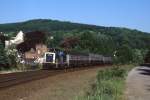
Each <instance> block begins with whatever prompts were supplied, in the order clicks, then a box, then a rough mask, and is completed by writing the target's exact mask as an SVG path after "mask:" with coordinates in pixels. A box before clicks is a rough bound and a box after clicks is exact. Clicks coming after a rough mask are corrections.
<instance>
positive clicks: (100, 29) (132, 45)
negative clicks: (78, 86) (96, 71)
mask: <svg viewBox="0 0 150 100" xmlns="http://www.w3.org/2000/svg"><path fill="white" fill-rule="evenodd" d="M20 30H23V31H34V30H40V31H44V32H47V33H51V35H53V36H54V39H53V41H52V40H50V39H48V41H47V44H48V45H49V46H54V47H55V46H56V47H58V46H61V45H62V46H63V43H66V41H65V40H67V41H68V40H69V39H70V41H71V39H72V40H75V41H76V42H74V43H72V42H70V41H69V43H70V44H69V45H68V48H71V49H75V50H80V51H81V50H82V51H86V52H94V53H103V54H108V55H113V54H114V53H116V55H118V59H124V58H125V60H126V59H128V61H131V59H133V57H131V56H134V53H136V54H137V55H142V53H143V52H145V51H146V50H148V49H149V48H150V46H149V45H150V34H149V33H145V32H141V31H138V30H131V29H127V28H119V27H104V26H96V25H87V24H79V23H71V22H63V21H57V20H48V19H37V20H29V21H25V22H19V23H8V24H0V32H4V33H8V34H9V35H15V34H16V32H18V31H20ZM69 37H71V38H69ZM73 37H75V38H74V39H73ZM67 38H69V39H67ZM50 42H51V43H50ZM71 43H72V44H71ZM125 60H122V62H125Z"/></svg>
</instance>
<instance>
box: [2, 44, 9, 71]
mask: <svg viewBox="0 0 150 100" xmlns="http://www.w3.org/2000/svg"><path fill="white" fill-rule="evenodd" d="M8 68H9V62H8V57H7V55H6V51H5V48H4V46H3V45H2V44H1V43H0V70H2V69H8Z"/></svg>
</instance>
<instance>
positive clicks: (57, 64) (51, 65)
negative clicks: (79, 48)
mask: <svg viewBox="0 0 150 100" xmlns="http://www.w3.org/2000/svg"><path fill="white" fill-rule="evenodd" d="M103 64H112V57H111V56H103V55H99V54H93V53H88V54H87V53H75V52H67V53H66V52H64V51H61V50H59V51H53V52H45V55H44V62H43V69H64V68H71V67H81V66H90V65H103Z"/></svg>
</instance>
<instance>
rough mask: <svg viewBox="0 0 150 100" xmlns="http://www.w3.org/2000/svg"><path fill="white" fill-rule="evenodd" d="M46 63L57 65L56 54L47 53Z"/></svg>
mask: <svg viewBox="0 0 150 100" xmlns="http://www.w3.org/2000/svg"><path fill="white" fill-rule="evenodd" d="M45 62H46V63H55V53H53V52H46V53H45Z"/></svg>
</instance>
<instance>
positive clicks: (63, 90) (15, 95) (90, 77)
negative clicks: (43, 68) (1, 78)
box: [0, 67, 101, 100]
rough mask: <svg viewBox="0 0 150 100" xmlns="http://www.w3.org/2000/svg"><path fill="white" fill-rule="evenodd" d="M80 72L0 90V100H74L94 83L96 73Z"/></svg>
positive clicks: (94, 71)
mask: <svg viewBox="0 0 150 100" xmlns="http://www.w3.org/2000/svg"><path fill="white" fill-rule="evenodd" d="M99 69H101V68H100V67H96V68H93V69H87V70H80V71H75V72H69V73H64V74H59V75H56V76H51V77H48V78H45V79H40V80H36V81H32V82H28V83H24V84H20V85H17V86H13V87H10V88H7V89H1V90H0V100H74V99H75V97H76V96H80V95H84V93H85V91H87V90H88V89H89V87H90V85H91V84H93V83H94V82H95V79H96V74H97V71H98V70H99Z"/></svg>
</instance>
